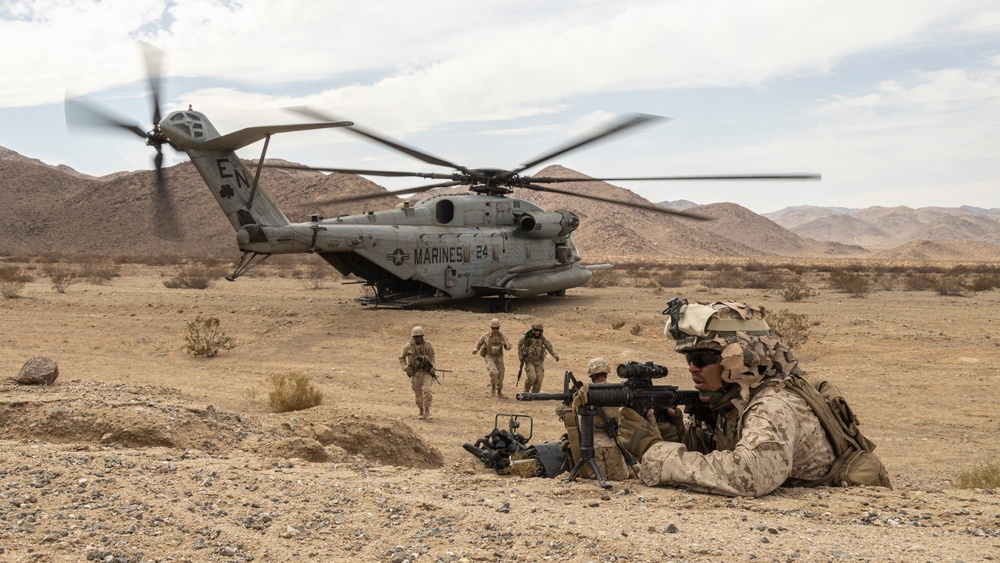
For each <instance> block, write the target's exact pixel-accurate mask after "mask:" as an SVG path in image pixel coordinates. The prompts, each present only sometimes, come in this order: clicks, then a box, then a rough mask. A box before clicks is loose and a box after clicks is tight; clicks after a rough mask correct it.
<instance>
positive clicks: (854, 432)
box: [712, 376, 892, 489]
mask: <svg viewBox="0 0 1000 563" xmlns="http://www.w3.org/2000/svg"><path fill="white" fill-rule="evenodd" d="M762 388H763V387H761V389H762ZM784 388H785V389H787V390H789V391H791V392H793V393H795V394H796V395H798V396H799V397H801V398H802V400H804V401H805V402H806V404H807V405H809V408H810V409H811V410H812V411H813V414H815V415H816V418H818V419H819V422H820V426H822V427H823V431H824V433H825V434H826V438H827V441H829V442H830V446H831V447H832V448H833V455H834V456H836V457H835V459H834V461H833V464H832V465H831V466H830V472H829V473H827V475H826V476H825V477H822V478H820V479H816V480H814V481H808V482H804V483H800V484H799V486H803V487H821V486H829V485H833V486H840V487H853V486H860V485H866V486H873V487H888V488H890V489H891V488H892V483H891V481H890V480H889V472H888V471H887V470H886V468H885V466H884V465H882V462H881V460H879V458H878V456H876V455H875V454H874V453H873V451H874V450H875V443H874V442H872V441H871V440H869V439H868V438H866V437H865V436H864V434H862V433H861V429H860V428H858V424H859V422H858V418H857V417H856V416H855V415H854V412H853V411H852V410H851V407H850V406H848V404H847V401H846V400H845V399H844V397H843V395H842V394H841V393H840V390H839V389H838V388H837V386H836V385H834V384H833V383H831V382H829V381H826V380H822V379H819V380H816V382H815V385H814V384H812V383H810V382H809V381H808V380H806V379H805V378H803V377H800V376H792V377H791V378H789V379H786V380H785V382H784ZM741 419H742V413H739V412H737V411H736V409H735V408H728V409H723V410H722V411H721V412H720V413H719V418H718V420H717V426H716V428H715V433H714V434H713V436H712V438H713V441H714V442H715V447H716V449H718V450H728V451H732V450H734V449H735V448H736V443H737V442H739V434H740V430H741V429H742V424H741V423H740V421H741Z"/></svg>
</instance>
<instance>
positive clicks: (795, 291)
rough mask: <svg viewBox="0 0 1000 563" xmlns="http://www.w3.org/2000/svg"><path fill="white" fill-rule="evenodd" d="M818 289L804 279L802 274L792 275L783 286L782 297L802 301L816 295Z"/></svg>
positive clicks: (787, 299) (786, 299)
mask: <svg viewBox="0 0 1000 563" xmlns="http://www.w3.org/2000/svg"><path fill="white" fill-rule="evenodd" d="M816 294H817V291H816V290H815V289H813V288H811V287H809V284H807V283H806V282H805V280H803V279H802V276H792V277H791V278H788V279H786V280H785V285H784V286H782V288H781V297H782V298H783V299H784V300H785V301H802V300H804V299H809V298H811V297H816Z"/></svg>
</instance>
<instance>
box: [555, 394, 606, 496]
mask: <svg viewBox="0 0 1000 563" xmlns="http://www.w3.org/2000/svg"><path fill="white" fill-rule="evenodd" d="M597 408H598V407H595V406H594V405H582V406H580V407H578V408H577V409H576V413H577V414H578V415H580V459H578V460H576V465H574V466H573V469H572V471H570V472H569V477H567V478H566V480H567V481H576V476H577V474H578V473H579V472H580V468H581V467H583V464H584V463H586V464H587V465H588V466H589V467H590V470H591V471H592V472H593V473H594V478H595V479H597V482H598V484H600V485H601V488H602V489H610V488H611V485H610V484H609V483H608V482H607V481H605V480H604V475H602V474H601V470H600V469H599V468H598V467H597V462H596V461H594V415H596V414H597Z"/></svg>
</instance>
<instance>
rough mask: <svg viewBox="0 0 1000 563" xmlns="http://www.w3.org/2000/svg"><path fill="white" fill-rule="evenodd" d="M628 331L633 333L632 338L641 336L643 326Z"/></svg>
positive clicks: (636, 326)
mask: <svg viewBox="0 0 1000 563" xmlns="http://www.w3.org/2000/svg"><path fill="white" fill-rule="evenodd" d="M628 331H629V332H631V333H632V336H639V333H641V332H642V325H639V324H637V325H635V326H633V327H632V328H630V329H628Z"/></svg>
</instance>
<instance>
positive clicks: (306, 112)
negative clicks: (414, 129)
mask: <svg viewBox="0 0 1000 563" xmlns="http://www.w3.org/2000/svg"><path fill="white" fill-rule="evenodd" d="M288 110H289V111H292V112H295V113H298V114H299V115H303V116H306V117H308V118H310V119H317V120H320V121H340V120H338V119H335V118H334V117H331V116H329V115H326V114H324V113H322V112H320V111H317V110H315V109H313V108H310V107H306V106H296V107H291V108H288ZM347 131H350V132H353V133H355V134H357V135H361V136H362V137H366V138H368V139H371V140H372V141H375V142H376V143H379V144H382V145H385V146H387V147H389V148H391V149H394V150H397V151H399V152H401V153H403V154H406V155H409V156H412V157H413V158H416V159H418V160H422V161H424V162H426V163H427V164H433V165H435V166H447V167H448V168H453V169H455V170H459V171H461V172H464V173H466V174H469V175H471V176H479V174H477V173H475V172H473V171H472V170H468V169H466V168H465V167H464V166H460V165H458V164H455V163H454V162H449V161H447V160H445V159H443V158H438V157H436V156H434V155H431V154H427V153H425V152H423V151H419V150H417V149H415V148H413V147H409V146H406V145H404V144H403V143H400V142H399V141H394V140H392V139H389V138H388V137H384V136H382V135H380V134H378V133H375V132H374V131H370V130H367V129H364V128H362V127H358V126H357V125H355V126H354V127H350V128H348V129H347Z"/></svg>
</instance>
